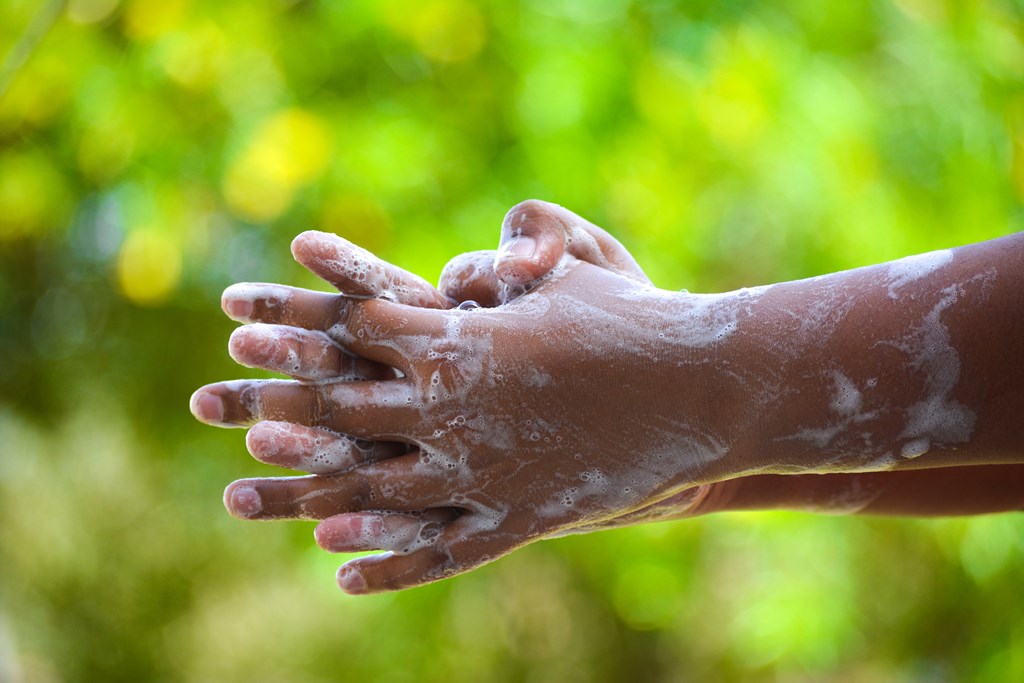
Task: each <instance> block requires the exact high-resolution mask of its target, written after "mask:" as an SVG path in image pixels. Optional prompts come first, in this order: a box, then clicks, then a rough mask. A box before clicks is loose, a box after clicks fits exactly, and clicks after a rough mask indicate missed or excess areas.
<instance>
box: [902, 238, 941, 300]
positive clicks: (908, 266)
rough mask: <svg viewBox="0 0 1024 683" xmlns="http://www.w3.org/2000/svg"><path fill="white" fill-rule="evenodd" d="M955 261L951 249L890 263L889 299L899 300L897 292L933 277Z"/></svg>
mask: <svg viewBox="0 0 1024 683" xmlns="http://www.w3.org/2000/svg"><path fill="white" fill-rule="evenodd" d="M952 261H953V252H952V251H951V250H949V249H944V250H942V251H932V252H928V253H927V254H918V255H916V256H908V257H906V258H902V259H900V260H898V261H893V262H892V263H890V264H889V265H888V266H887V268H888V273H887V275H888V278H889V288H888V292H889V298H890V299H894V300H895V299H896V298H898V294H897V292H898V291H899V290H900V289H901V288H903V287H905V286H906V285H908V284H910V283H911V282H916V281H917V280H920V279H921V278H923V277H926V276H928V275H931V274H932V273H934V272H935V271H937V270H939V269H940V268H943V267H945V266H947V265H948V264H949V263H951V262H952Z"/></svg>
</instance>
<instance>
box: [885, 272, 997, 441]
mask: <svg viewBox="0 0 1024 683" xmlns="http://www.w3.org/2000/svg"><path fill="white" fill-rule="evenodd" d="M963 293H964V290H963V288H962V287H961V286H958V285H951V286H949V287H946V288H945V289H943V290H942V293H941V294H942V297H941V298H940V299H939V301H938V302H937V303H936V304H935V306H934V307H933V308H932V309H931V311H930V312H929V313H928V314H927V315H926V316H925V318H924V320H923V322H922V324H921V325H920V327H918V328H917V329H916V330H914V331H913V332H911V333H910V334H909V335H907V336H906V337H904V338H903V339H901V340H899V341H897V342H894V343H893V346H895V347H896V348H898V349H899V350H901V351H903V352H904V353H906V354H907V355H908V356H909V358H910V367H912V368H913V369H915V370H917V371H919V372H922V373H924V376H925V377H924V379H925V385H926V387H927V389H928V397H927V398H926V399H924V400H923V401H919V402H918V403H915V404H914V405H912V406H910V407H909V408H908V409H907V422H906V425H905V426H904V428H903V431H902V432H901V433H900V435H899V438H901V439H910V440H918V439H929V440H931V441H932V442H934V443H936V444H941V445H953V444H958V443H965V442H967V441H969V440H970V438H971V434H972V433H973V431H974V425H975V422H976V420H977V416H976V415H975V414H974V412H972V411H971V410H970V409H968V408H967V406H965V405H963V404H962V403H960V402H959V401H956V400H954V399H952V398H950V395H951V394H952V393H953V390H954V389H955V388H956V385H957V383H958V382H959V381H960V356H959V354H958V353H957V351H956V349H955V348H953V344H952V339H951V338H950V334H949V330H948V329H947V328H946V326H945V325H944V324H943V323H942V314H943V312H945V311H946V310H947V309H949V308H950V307H951V306H953V304H955V303H956V302H957V301H958V299H959V298H960V297H961V296H962V295H963Z"/></svg>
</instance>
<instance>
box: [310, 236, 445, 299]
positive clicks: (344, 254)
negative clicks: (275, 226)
mask: <svg viewBox="0 0 1024 683" xmlns="http://www.w3.org/2000/svg"><path fill="white" fill-rule="evenodd" d="M292 255H293V256H294V257H295V260H296V261H298V262H299V263H301V264H302V265H303V266H305V267H306V268H307V269H309V270H310V271H311V272H312V273H313V274H314V275H316V276H317V277H320V278H322V279H324V280H326V281H327V282H330V283H331V284H332V285H334V286H335V287H337V288H338V291H340V292H341V293H342V294H345V295H348V296H354V297H364V298H373V299H378V298H383V299H387V300H389V301H395V302H398V303H403V304H406V305H409V306H419V307H422V308H448V301H447V300H446V299H445V298H444V297H443V296H441V293H440V292H438V291H437V290H436V289H434V288H433V287H432V286H431V285H430V283H428V282H427V281H426V280H424V279H423V278H421V277H420V276H419V275H415V274H413V273H410V272H409V271H407V270H404V269H402V268H399V267H398V266H394V265H392V264H390V263H388V262H387V261H383V260H381V259H379V258H377V257H376V256H374V255H373V254H371V253H370V252H368V251H367V250H365V249H363V248H362V247H358V246H356V245H354V244H352V243H351V242H349V241H348V240H344V239H342V238H340V237H338V236H337V235H332V234H330V233H327V232H319V231H317V230H308V231H306V232H304V233H302V234H300V235H299V236H298V237H296V238H295V239H294V240H293V241H292Z"/></svg>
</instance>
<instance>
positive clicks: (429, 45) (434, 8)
mask: <svg viewBox="0 0 1024 683" xmlns="http://www.w3.org/2000/svg"><path fill="white" fill-rule="evenodd" d="M411 35H412V39H413V42H414V43H415V44H416V48H417V49H418V50H419V51H420V52H422V53H423V54H424V55H426V57H427V58H428V59H430V60H431V61H434V62H440V63H442V64H451V63H454V62H461V61H463V60H466V59H471V58H472V57H475V56H476V55H477V53H479V52H480V50H481V48H483V46H484V42H485V41H486V40H487V25H486V22H485V21H484V17H483V15H482V14H481V13H480V10H479V9H477V7H476V5H473V4H470V3H468V2H461V1H459V0H437V1H436V2H428V3H426V4H424V5H422V6H421V7H420V8H419V9H418V11H416V12H415V14H414V15H413V17H412V24H411Z"/></svg>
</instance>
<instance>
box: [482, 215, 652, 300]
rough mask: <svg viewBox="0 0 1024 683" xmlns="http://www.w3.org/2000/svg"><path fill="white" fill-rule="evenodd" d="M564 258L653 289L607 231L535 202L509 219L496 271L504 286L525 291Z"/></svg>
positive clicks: (495, 266) (505, 221)
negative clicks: (523, 288)
mask: <svg viewBox="0 0 1024 683" xmlns="http://www.w3.org/2000/svg"><path fill="white" fill-rule="evenodd" d="M566 252H568V253H570V254H572V255H573V256H575V257H576V258H578V259H580V260H581V261H586V262H588V263H591V264H593V265H595V266H599V267H601V268H605V269H607V270H611V271H612V272H615V273H618V274H620V275H623V276H625V277H628V278H630V279H633V280H637V281H639V282H644V283H650V279H649V278H648V277H647V275H646V274H645V273H644V271H643V269H642V268H640V265H639V264H638V263H637V262H636V259H634V258H633V256H632V255H631V254H630V253H629V252H628V251H627V250H626V248H625V247H623V246H622V244H621V243H619V241H618V240H616V239H615V238H614V237H612V236H611V235H610V234H608V233H607V232H606V231H605V230H602V229H601V228H599V227H597V226H596V225H594V224H592V223H590V222H588V221H586V220H584V219H583V218H581V217H579V216H577V215H576V214H574V213H573V212H571V211H568V210H567V209H563V208H562V207H560V206H558V205H557V204H550V203H548V202H542V201H539V200H536V199H528V200H526V201H524V202H520V203H519V204H517V205H516V206H514V207H512V209H511V210H510V211H509V212H508V213H507V214H506V215H505V220H504V221H503V222H502V225H501V246H500V247H499V250H498V255H497V257H496V259H495V261H494V270H495V272H496V273H497V275H498V278H499V279H501V280H502V281H503V282H505V283H506V284H508V285H510V286H523V285H526V284H528V283H530V282H532V281H533V280H536V279H537V278H539V277H542V276H544V275H547V274H548V273H549V272H551V270H552V269H553V268H554V267H555V266H556V265H558V262H559V261H560V260H561V258H562V256H563V254H565V253H566Z"/></svg>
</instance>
